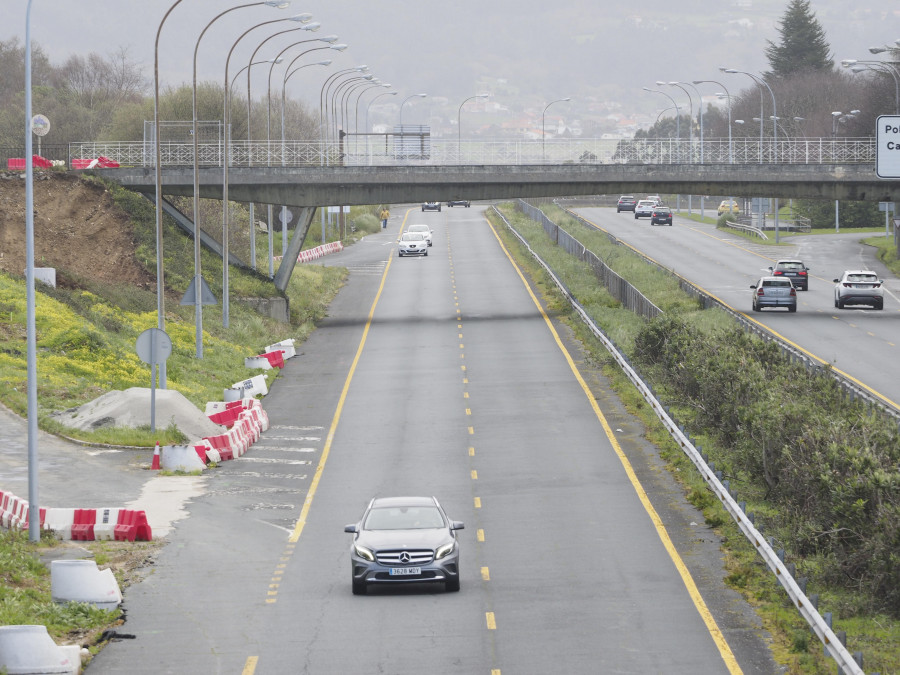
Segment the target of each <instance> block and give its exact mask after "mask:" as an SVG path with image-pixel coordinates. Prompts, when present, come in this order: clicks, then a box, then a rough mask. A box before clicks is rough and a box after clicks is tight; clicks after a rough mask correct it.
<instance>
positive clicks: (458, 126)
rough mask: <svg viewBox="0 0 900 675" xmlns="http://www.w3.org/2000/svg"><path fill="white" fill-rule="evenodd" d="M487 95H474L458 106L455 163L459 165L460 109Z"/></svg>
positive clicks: (460, 145)
mask: <svg viewBox="0 0 900 675" xmlns="http://www.w3.org/2000/svg"><path fill="white" fill-rule="evenodd" d="M487 97H488V95H487V94H475V95H474V96H470V97H469V98H467V99H465V100H464V101H463V102H462V103H460V104H459V110H457V111H456V162H457V164H461V162H460V159H461V158H462V152H461V149H462V126H460V124H461V122H462V109H463V106H464V105H465V104H466V103H468V102H469V101H472V100H474V99H476V98H487Z"/></svg>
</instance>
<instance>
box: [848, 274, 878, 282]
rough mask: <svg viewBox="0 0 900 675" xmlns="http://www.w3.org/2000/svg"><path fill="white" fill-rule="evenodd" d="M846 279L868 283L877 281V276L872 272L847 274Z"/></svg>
mask: <svg viewBox="0 0 900 675" xmlns="http://www.w3.org/2000/svg"><path fill="white" fill-rule="evenodd" d="M847 281H865V282H868V283H874V282H876V281H878V277H877V276H875V275H874V274H848V275H847Z"/></svg>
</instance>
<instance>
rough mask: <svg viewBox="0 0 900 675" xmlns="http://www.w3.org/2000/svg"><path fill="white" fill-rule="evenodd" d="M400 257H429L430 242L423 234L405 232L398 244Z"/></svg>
mask: <svg viewBox="0 0 900 675" xmlns="http://www.w3.org/2000/svg"><path fill="white" fill-rule="evenodd" d="M398 246H399V248H398V253H397V255H398V256H399V257H401V258H402V257H403V256H405V255H428V241H426V239H425V235H424V234H422V233H421V232H404V233H403V234H402V235H400V243H399V244H398Z"/></svg>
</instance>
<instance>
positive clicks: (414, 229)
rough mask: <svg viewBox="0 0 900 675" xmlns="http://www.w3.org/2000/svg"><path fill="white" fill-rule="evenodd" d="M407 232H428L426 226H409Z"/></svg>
mask: <svg viewBox="0 0 900 675" xmlns="http://www.w3.org/2000/svg"><path fill="white" fill-rule="evenodd" d="M409 231H410V232H428V231H429V230H428V226H427V225H410V227H409Z"/></svg>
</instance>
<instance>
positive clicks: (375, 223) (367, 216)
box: [353, 213, 381, 234]
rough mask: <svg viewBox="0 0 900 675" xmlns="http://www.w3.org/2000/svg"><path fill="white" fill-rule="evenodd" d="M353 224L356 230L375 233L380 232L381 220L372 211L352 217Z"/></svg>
mask: <svg viewBox="0 0 900 675" xmlns="http://www.w3.org/2000/svg"><path fill="white" fill-rule="evenodd" d="M353 226H354V227H355V228H356V231H357V232H365V233H366V234H375V233H376V232H381V221H380V220H378V217H377V216H376V215H374V214H372V213H363V214H360V215H359V216H357V217H356V218H354V219H353Z"/></svg>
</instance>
